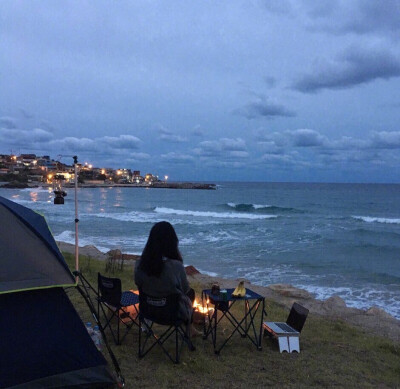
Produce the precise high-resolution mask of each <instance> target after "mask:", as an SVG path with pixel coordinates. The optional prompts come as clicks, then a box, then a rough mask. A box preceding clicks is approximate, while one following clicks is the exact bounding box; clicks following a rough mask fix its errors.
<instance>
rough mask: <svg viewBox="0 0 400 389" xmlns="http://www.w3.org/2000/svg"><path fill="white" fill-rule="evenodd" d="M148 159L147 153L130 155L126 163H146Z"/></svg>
mask: <svg viewBox="0 0 400 389" xmlns="http://www.w3.org/2000/svg"><path fill="white" fill-rule="evenodd" d="M150 158H151V156H150V154H147V153H130V154H129V158H128V159H127V161H128V162H137V161H146V160H148V159H150Z"/></svg>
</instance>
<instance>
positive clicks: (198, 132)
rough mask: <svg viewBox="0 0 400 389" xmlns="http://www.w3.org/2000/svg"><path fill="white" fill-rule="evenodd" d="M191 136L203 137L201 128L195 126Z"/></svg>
mask: <svg viewBox="0 0 400 389" xmlns="http://www.w3.org/2000/svg"><path fill="white" fill-rule="evenodd" d="M191 134H192V135H193V136H199V137H202V136H204V134H205V133H204V131H203V129H202V128H201V126H195V127H194V128H193V130H192V132H191Z"/></svg>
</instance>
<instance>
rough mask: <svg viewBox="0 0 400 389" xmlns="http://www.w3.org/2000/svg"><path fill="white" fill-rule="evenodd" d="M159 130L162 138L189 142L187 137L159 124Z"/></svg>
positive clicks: (170, 140)
mask: <svg viewBox="0 0 400 389" xmlns="http://www.w3.org/2000/svg"><path fill="white" fill-rule="evenodd" d="M158 132H159V134H160V140H163V141H166V142H170V143H184V142H187V138H185V137H183V136H180V135H176V134H174V133H172V132H171V131H170V130H168V129H166V128H165V127H163V126H158Z"/></svg>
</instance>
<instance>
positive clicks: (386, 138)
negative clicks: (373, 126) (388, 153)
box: [371, 131, 400, 149]
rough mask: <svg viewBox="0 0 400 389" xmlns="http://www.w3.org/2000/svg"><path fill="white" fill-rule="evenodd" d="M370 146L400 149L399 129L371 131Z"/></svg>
mask: <svg viewBox="0 0 400 389" xmlns="http://www.w3.org/2000/svg"><path fill="white" fill-rule="evenodd" d="M371 148H377V149H400V131H391V132H388V131H381V132H373V133H372V136H371Z"/></svg>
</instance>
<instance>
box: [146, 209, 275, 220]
mask: <svg viewBox="0 0 400 389" xmlns="http://www.w3.org/2000/svg"><path fill="white" fill-rule="evenodd" d="M154 211H155V212H157V213H161V214H165V215H179V216H194V217H208V218H222V219H253V220H255V219H272V218H276V215H253V214H251V213H230V212H210V211H190V210H188V211H184V210H181V209H173V208H164V207H156V208H155V210H154Z"/></svg>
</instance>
